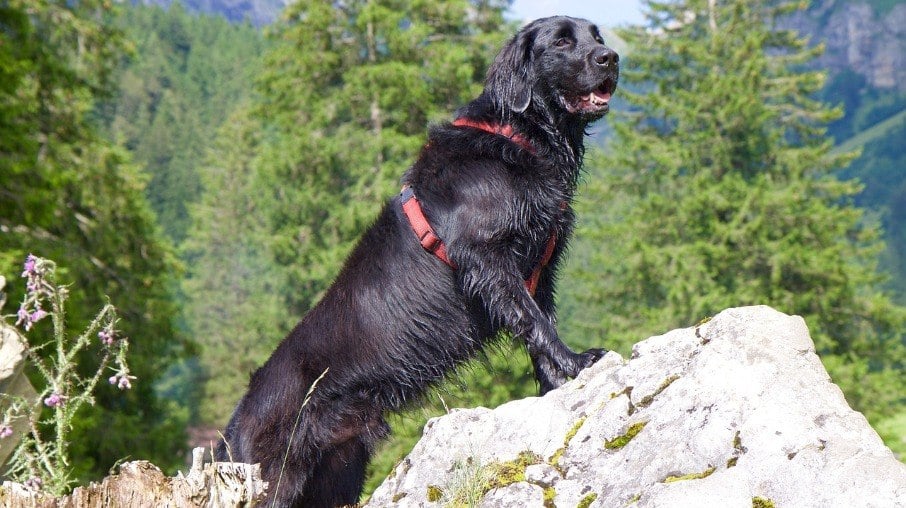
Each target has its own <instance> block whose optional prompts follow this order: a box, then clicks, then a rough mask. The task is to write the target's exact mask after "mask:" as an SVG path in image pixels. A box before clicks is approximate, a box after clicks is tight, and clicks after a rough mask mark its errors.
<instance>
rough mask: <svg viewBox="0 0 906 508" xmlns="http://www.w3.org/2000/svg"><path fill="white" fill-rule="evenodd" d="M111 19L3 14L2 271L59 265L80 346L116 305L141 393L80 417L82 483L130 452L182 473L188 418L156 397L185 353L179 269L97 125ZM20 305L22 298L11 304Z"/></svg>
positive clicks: (15, 6) (34, 6)
mask: <svg viewBox="0 0 906 508" xmlns="http://www.w3.org/2000/svg"><path fill="white" fill-rule="evenodd" d="M112 8H113V7H112V4H110V3H109V2H103V1H100V0H98V1H94V0H88V1H80V2H75V3H73V2H63V1H49V0H43V1H31V0H29V1H19V0H16V1H10V2H6V3H5V4H4V8H3V9H2V10H0V16H2V17H3V21H4V24H3V28H2V32H0V94H2V95H0V105H2V106H0V108H3V110H4V111H3V115H2V120H0V152H2V157H0V272H2V273H6V274H13V273H18V272H19V270H20V263H21V260H22V259H24V258H25V256H26V254H28V253H29V252H37V253H41V255H42V256H46V257H48V258H52V259H55V260H57V262H59V263H60V266H61V267H65V270H64V269H61V270H60V273H59V276H60V277H61V278H63V279H66V280H68V281H71V282H72V283H73V286H72V288H71V290H70V295H69V299H68V305H69V311H68V316H69V320H68V323H69V325H68V329H69V332H70V333H75V332H77V331H78V330H81V329H83V328H84V327H85V326H86V325H87V324H88V323H89V322H90V321H91V319H92V317H93V316H94V312H95V310H96V309H98V308H101V307H103V306H104V305H105V304H106V303H107V298H106V296H105V295H107V296H109V297H110V300H111V301H115V302H117V306H118V308H119V309H120V317H121V318H122V319H123V322H122V331H123V333H124V334H125V335H126V336H128V337H130V338H131V339H132V362H131V363H132V371H133V373H134V374H135V375H137V376H138V377H139V378H141V379H142V380H143V382H142V383H141V384H140V385H137V386H136V387H135V389H134V390H130V392H129V393H128V394H125V397H123V396H121V394H119V393H116V392H118V391H117V390H115V389H110V388H106V389H99V392H98V393H97V394H96V402H97V405H95V406H93V407H87V409H85V410H84V411H82V412H80V413H79V414H78V415H76V417H75V419H74V421H73V432H72V434H71V436H72V442H73V448H72V449H71V451H72V457H73V458H74V460H73V463H72V464H71V466H72V474H73V477H74V478H80V479H84V478H85V477H89V476H94V477H97V476H99V475H101V474H103V473H105V472H106V471H107V469H108V468H109V467H110V466H111V465H112V464H113V463H114V462H116V461H117V460H120V459H122V458H123V457H125V456H126V455H128V454H130V453H133V454H136V455H137V456H141V457H143V458H147V459H150V460H153V461H154V462H155V463H157V464H160V465H162V466H163V467H165V468H169V467H171V466H173V465H174V464H175V463H177V462H180V459H179V450H181V449H182V447H183V446H182V443H183V436H184V434H183V433H182V425H183V424H184V422H183V421H182V420H181V416H180V413H179V411H178V410H176V409H175V408H172V407H169V406H168V405H167V402H165V401H164V400H162V399H160V398H159V397H158V395H157V394H156V393H155V392H154V384H155V381H156V380H157V379H159V378H160V376H161V375H162V373H163V372H165V371H166V368H167V366H168V365H170V364H171V363H172V362H173V361H174V360H175V359H177V358H179V357H180V356H181V355H183V354H184V349H185V347H186V345H187V344H186V343H185V341H184V339H183V338H181V337H180V336H179V335H178V334H177V333H176V331H175V330H174V328H173V325H172V318H173V317H174V316H175V307H174V305H173V303H172V295H171V290H172V288H173V283H174V274H175V273H176V271H177V265H176V262H175V259H174V257H173V254H172V249H171V248H170V247H169V245H168V244H167V242H165V241H163V240H162V239H161V237H160V235H159V233H158V231H157V227H156V225H155V222H154V218H153V216H152V214H151V212H150V209H149V207H148V205H147V202H146V201H145V198H144V196H143V191H144V181H143V180H142V178H141V177H140V176H139V174H138V171H137V169H136V168H135V167H134V166H133V165H132V164H131V162H130V160H129V157H128V155H127V153H126V152H125V150H123V149H122V148H120V147H117V146H115V145H112V144H110V143H108V142H106V141H104V140H103V139H101V137H100V136H99V135H98V129H97V128H96V126H95V124H94V123H93V119H92V110H93V107H94V104H95V99H96V98H97V97H100V96H102V95H104V94H105V93H107V91H108V90H109V78H110V76H111V71H112V68H111V66H112V64H113V63H114V62H116V61H117V59H118V58H119V55H120V54H121V52H122V48H123V38H122V37H121V34H120V32H118V31H117V30H115V29H113V28H112V25H111V24H110V23H109V19H110V17H111V16H112V12H111V9H112ZM7 22H8V23H7ZM7 113H10V114H11V115H12V116H7ZM22 294H24V288H22V287H21V286H14V287H12V289H11V294H10V297H11V298H12V299H17V298H19V297H21V296H22ZM41 326H45V325H44V324H43V323H39V324H38V325H37V328H39V329H40V328H41ZM77 363H78V365H79V369H80V373H81V375H82V376H89V375H90V374H91V373H92V372H96V370H97V366H98V363H97V358H93V357H91V355H87V356H86V355H80V357H79V359H78V361H77ZM34 381H35V382H38V381H39V380H37V379H36V380H34ZM41 387H42V388H43V386H41ZM100 429H103V431H101V430H100ZM136 435H140V436H143V439H141V440H136V439H135V438H134V436H136Z"/></svg>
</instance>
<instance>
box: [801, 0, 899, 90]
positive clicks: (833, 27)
mask: <svg viewBox="0 0 906 508" xmlns="http://www.w3.org/2000/svg"><path fill="white" fill-rule="evenodd" d="M790 23H791V27H792V28H795V29H797V30H798V31H799V32H800V33H803V34H811V36H812V40H813V41H815V42H818V41H820V42H823V43H824V44H825V45H826V50H825V52H824V55H822V56H821V57H819V58H818V60H817V62H816V65H817V66H819V67H822V68H826V69H829V70H830V71H831V73H832V74H833V75H837V74H839V73H840V72H844V71H853V72H855V73H856V74H858V75H859V76H861V77H862V78H863V79H864V80H865V86H868V87H872V88H878V89H884V90H895V91H898V92H904V91H906V51H904V47H903V40H904V35H906V3H903V2H898V1H896V0H863V1H856V2H853V1H849V0H819V1H815V2H813V3H812V5H811V7H809V8H808V9H807V10H805V11H801V12H798V13H796V14H794V15H793V16H792V17H791V19H790Z"/></svg>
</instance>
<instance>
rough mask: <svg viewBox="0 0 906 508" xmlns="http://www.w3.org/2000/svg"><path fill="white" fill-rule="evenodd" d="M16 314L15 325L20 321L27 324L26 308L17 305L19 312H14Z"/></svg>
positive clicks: (19, 323)
mask: <svg viewBox="0 0 906 508" xmlns="http://www.w3.org/2000/svg"><path fill="white" fill-rule="evenodd" d="M16 316H17V317H18V318H19V319H17V320H16V326H19V325H21V324H22V323H26V324H28V309H26V308H25V307H19V312H17V313H16Z"/></svg>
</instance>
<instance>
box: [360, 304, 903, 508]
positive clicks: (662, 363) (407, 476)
mask: <svg viewBox="0 0 906 508" xmlns="http://www.w3.org/2000/svg"><path fill="white" fill-rule="evenodd" d="M463 492H469V493H470V494H469V498H470V499H472V500H473V501H474V503H473V504H478V505H480V506H538V507H540V506H558V507H570V508H572V507H576V506H583V507H587V506H592V507H611V506H619V507H622V506H627V505H628V506H638V507H655V506H670V507H675V506H722V507H734V506H739V507H746V508H749V507H752V506H772V504H771V503H773V506H778V507H781V506H796V507H808V506H814V507H831V506H841V507H844V506H846V507H848V506H878V507H893V506H906V465H904V464H902V463H900V462H899V461H897V459H896V458H895V457H894V456H893V454H892V453H891V451H890V450H889V449H888V448H887V447H885V446H884V444H883V443H882V441H881V439H880V438H879V437H878V435H877V433H875V432H874V430H872V428H871V427H870V426H869V425H868V422H867V421H866V420H865V418H864V417H863V416H862V415H861V414H860V413H857V412H855V411H853V410H852V409H850V407H849V406H848V405H847V403H846V401H845V400H844V398H843V394H842V392H841V391H840V389H839V388H838V387H837V386H836V385H834V384H833V383H832V382H831V380H830V378H829V376H828V374H827V372H826V371H825V370H824V367H823V366H822V365H821V362H820V360H819V359H818V356H817V355H816V354H815V349H814V344H813V343H812V340H811V338H810V337H809V334H808V329H807V328H806V326H805V323H804V321H803V320H802V319H801V318H799V317H791V316H787V315H785V314H781V313H779V312H777V311H775V310H773V309H771V308H769V307H747V308H739V309H730V310H727V311H724V312H722V313H720V314H719V315H717V316H716V317H715V318H714V319H712V320H711V321H708V322H706V323H704V324H701V325H698V326H695V327H693V328H687V329H682V330H674V331H672V332H670V333H667V334H665V335H662V336H658V337H652V338H650V339H648V340H645V341H643V342H641V343H639V344H637V345H636V346H635V347H634V348H633V352H632V357H631V358H630V359H629V360H624V359H623V358H621V357H620V356H619V355H618V354H616V353H608V354H607V355H606V356H605V357H604V358H602V359H601V360H600V361H599V362H597V363H596V364H595V365H594V366H592V367H590V368H588V369H586V370H585V371H584V372H582V373H581V374H580V375H579V377H578V378H576V379H575V380H573V381H571V382H569V383H567V384H566V385H564V386H563V387H561V388H560V389H558V390H554V391H552V392H551V393H549V394H547V395H546V396H544V397H541V398H539V397H532V398H527V399H523V400H517V401H513V402H510V403H508V404H504V405H502V406H500V407H498V408H497V409H494V410H490V409H485V408H477V409H470V410H457V411H453V412H452V413H450V414H448V415H446V416H443V417H440V418H435V419H433V420H431V421H430V422H428V424H427V425H426V427H425V435H424V436H423V438H422V439H421V441H419V443H418V444H417V445H416V446H415V448H414V449H413V450H412V452H411V453H410V454H409V456H408V457H407V458H406V459H405V460H403V461H402V462H401V463H400V465H399V466H397V468H396V469H395V470H394V471H393V472H392V473H391V475H390V476H389V477H388V478H387V479H386V480H385V481H384V483H383V484H382V485H381V486H380V487H379V488H378V489H377V490H376V491H375V492H374V494H373V495H372V497H371V499H370V500H369V502H368V505H367V506H373V507H374V506H442V505H444V504H445V503H447V502H449V501H450V500H452V499H462V497H457V496H461V494H462V493H463ZM429 499H430V500H429Z"/></svg>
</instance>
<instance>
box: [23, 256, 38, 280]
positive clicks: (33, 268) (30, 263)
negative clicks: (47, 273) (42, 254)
mask: <svg viewBox="0 0 906 508" xmlns="http://www.w3.org/2000/svg"><path fill="white" fill-rule="evenodd" d="M37 266H38V258H37V257H36V256H35V255H34V254H29V255H28V257H26V258H25V265H24V268H25V271H24V272H22V276H23V277H27V276H29V275H37V274H38V271H37Z"/></svg>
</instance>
